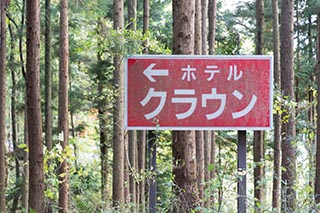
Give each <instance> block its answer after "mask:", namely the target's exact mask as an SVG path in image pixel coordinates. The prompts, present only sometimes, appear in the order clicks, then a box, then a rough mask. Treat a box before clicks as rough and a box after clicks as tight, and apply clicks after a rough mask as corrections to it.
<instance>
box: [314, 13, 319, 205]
mask: <svg viewBox="0 0 320 213" xmlns="http://www.w3.org/2000/svg"><path fill="white" fill-rule="evenodd" d="M317 82H318V88H320V13H318V44H317ZM317 102H318V104H317V153H316V179H315V195H314V197H315V202H316V203H317V204H319V203H320V104H319V103H320V93H319V92H318V93H317Z"/></svg>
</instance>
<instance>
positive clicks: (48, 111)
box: [44, 0, 52, 151]
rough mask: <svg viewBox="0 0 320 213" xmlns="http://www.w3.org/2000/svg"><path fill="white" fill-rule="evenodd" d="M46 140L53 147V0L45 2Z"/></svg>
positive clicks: (48, 146)
mask: <svg viewBox="0 0 320 213" xmlns="http://www.w3.org/2000/svg"><path fill="white" fill-rule="evenodd" d="M45 6H46V8H45V59H44V60H45V62H44V64H45V136H46V137H45V140H46V146H47V149H48V151H50V150H51V149H52V109H51V108H52V104H51V100H52V72H51V1H50V0H46V2H45Z"/></svg>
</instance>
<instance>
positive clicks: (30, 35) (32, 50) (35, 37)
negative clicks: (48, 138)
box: [26, 0, 44, 212]
mask: <svg viewBox="0 0 320 213" xmlns="http://www.w3.org/2000/svg"><path fill="white" fill-rule="evenodd" d="M26 6H27V7H26V8H27V13H26V14H27V72H26V90H27V122H28V124H27V126H28V141H29V142H30V143H29V163H30V165H32V166H30V167H29V170H30V182H29V184H30V185H29V189H30V194H31V195H32V196H30V197H29V207H30V208H31V209H33V210H35V211H36V212H44V167H43V145H42V117H41V106H40V104H41V103H40V101H41V97H40V1H39V0H27V1H26Z"/></svg>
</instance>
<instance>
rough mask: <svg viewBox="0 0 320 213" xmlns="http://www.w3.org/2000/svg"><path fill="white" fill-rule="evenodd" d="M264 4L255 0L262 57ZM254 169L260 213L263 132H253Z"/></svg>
mask: <svg viewBox="0 0 320 213" xmlns="http://www.w3.org/2000/svg"><path fill="white" fill-rule="evenodd" d="M263 31H264V3H263V0H256V32H257V33H256V54H257V55H262V54H263V49H264V36H263ZM253 161H254V164H255V167H254V172H253V173H254V179H253V182H254V203H255V211H256V212H259V211H261V207H262V206H263V204H264V199H265V185H264V184H263V183H264V181H263V178H265V177H264V175H265V172H264V170H265V169H264V162H263V161H264V132H263V131H254V137H253Z"/></svg>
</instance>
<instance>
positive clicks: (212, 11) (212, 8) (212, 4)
mask: <svg viewBox="0 0 320 213" xmlns="http://www.w3.org/2000/svg"><path fill="white" fill-rule="evenodd" d="M216 14H217V1H216V0H209V12H208V17H209V42H208V43H209V55H213V54H214V48H215V41H216V16H217V15H216Z"/></svg>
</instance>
